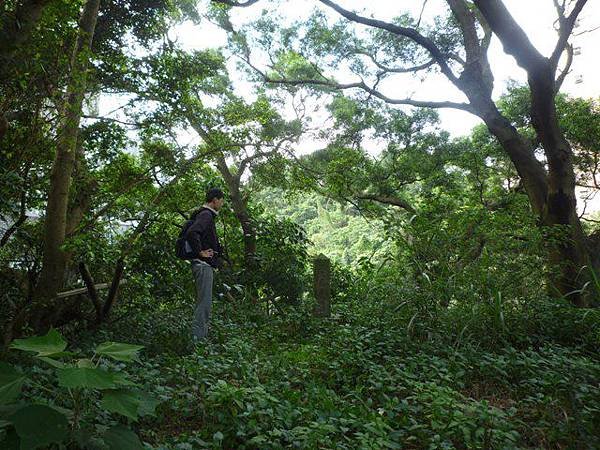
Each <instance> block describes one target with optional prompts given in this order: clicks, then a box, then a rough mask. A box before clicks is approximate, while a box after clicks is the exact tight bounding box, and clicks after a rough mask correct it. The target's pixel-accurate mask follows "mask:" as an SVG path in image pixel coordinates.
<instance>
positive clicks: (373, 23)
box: [319, 0, 459, 86]
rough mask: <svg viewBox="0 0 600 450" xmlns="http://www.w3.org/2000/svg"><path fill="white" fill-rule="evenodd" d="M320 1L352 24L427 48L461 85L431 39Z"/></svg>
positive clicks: (325, 1) (323, 0)
mask: <svg viewBox="0 0 600 450" xmlns="http://www.w3.org/2000/svg"><path fill="white" fill-rule="evenodd" d="M319 1H320V2H321V3H323V4H324V5H326V6H329V7H330V8H332V9H333V10H335V11H336V12H338V13H339V14H340V15H342V16H343V17H345V18H346V19H348V20H351V21H352V22H356V23H360V24H363V25H368V26H370V27H374V28H379V29H382V30H386V31H389V32H390V33H392V34H395V35H396V36H404V37H406V38H408V39H410V40H411V41H413V42H415V43H416V44H418V45H420V46H421V47H423V48H425V49H426V50H427V51H428V52H429V53H430V54H431V56H432V57H433V59H434V60H435V61H436V62H437V64H438V65H439V66H440V69H441V71H442V73H443V74H444V75H446V77H447V78H448V79H449V80H450V81H451V82H452V83H453V84H454V85H456V86H458V85H459V81H458V78H457V77H456V76H455V75H454V73H453V72H452V69H450V66H449V65H448V60H447V59H446V57H445V56H444V54H443V53H442V52H441V50H440V49H439V48H438V47H437V46H436V45H435V43H434V42H433V41H432V40H431V39H429V38H428V37H425V36H423V35H422V34H421V33H419V32H418V31H417V30H416V29H414V28H408V27H401V26H399V25H394V24H393V23H389V22H384V21H382V20H376V19H370V18H368V17H364V16H360V15H358V14H356V13H353V12H351V11H348V10H347V9H344V8H342V7H341V6H339V5H338V4H336V3H335V2H332V1H331V0H319Z"/></svg>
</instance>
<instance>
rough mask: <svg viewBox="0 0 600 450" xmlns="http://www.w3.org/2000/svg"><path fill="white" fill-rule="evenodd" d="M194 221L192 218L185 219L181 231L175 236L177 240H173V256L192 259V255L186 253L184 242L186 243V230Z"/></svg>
mask: <svg viewBox="0 0 600 450" xmlns="http://www.w3.org/2000/svg"><path fill="white" fill-rule="evenodd" d="M193 223H194V221H193V220H191V219H190V220H187V221H186V222H185V223H184V224H183V227H181V231H180V232H179V236H178V237H177V240H176V241H175V256H177V257H178V258H179V259H186V260H187V259H192V256H191V255H190V254H189V253H188V251H187V249H186V244H187V239H186V238H187V232H188V230H189V229H190V227H191V226H192V225H193Z"/></svg>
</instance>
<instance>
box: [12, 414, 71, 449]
mask: <svg viewBox="0 0 600 450" xmlns="http://www.w3.org/2000/svg"><path fill="white" fill-rule="evenodd" d="M10 421H11V422H12V423H13V425H14V427H15V430H16V431H17V434H18V435H19V437H20V438H21V449H22V450H23V449H31V450H33V449H36V448H39V447H46V446H48V445H50V444H52V443H58V442H62V441H63V440H64V439H65V438H66V437H67V435H68V432H69V422H68V421H67V418H66V417H65V416H64V415H63V414H61V413H60V412H58V411H57V410H55V409H54V408H51V407H49V406H46V405H29V406H25V407H24V408H21V409H19V410H18V411H17V412H16V413H14V414H13V415H12V416H11V417H10Z"/></svg>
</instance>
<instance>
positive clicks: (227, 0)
mask: <svg viewBox="0 0 600 450" xmlns="http://www.w3.org/2000/svg"><path fill="white" fill-rule="evenodd" d="M258 1H259V0H246V1H245V2H236V1H233V0H213V2H215V3H222V4H224V5H228V6H239V7H242V8H245V7H247V6H252V5H254V4H255V3H258Z"/></svg>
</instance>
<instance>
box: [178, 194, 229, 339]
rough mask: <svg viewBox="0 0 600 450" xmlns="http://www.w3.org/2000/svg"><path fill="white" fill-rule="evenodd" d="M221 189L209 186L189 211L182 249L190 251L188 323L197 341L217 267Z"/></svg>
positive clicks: (207, 318) (202, 330) (204, 327)
mask: <svg viewBox="0 0 600 450" xmlns="http://www.w3.org/2000/svg"><path fill="white" fill-rule="evenodd" d="M223 197H224V196H223V191H221V190H220V189H216V188H213V189H210V190H209V191H208V192H207V193H206V203H205V204H204V206H202V208H200V209H199V210H198V211H196V212H195V213H194V214H192V217H191V218H190V219H191V220H193V221H194V223H193V224H192V225H191V226H190V228H189V229H188V231H187V233H186V250H187V251H188V252H189V254H190V255H191V263H192V273H193V274H194V280H195V281H196V310H195V311H194V321H193V324H192V338H193V339H194V340H195V341H196V342H198V341H200V340H202V339H204V338H206V336H207V335H208V323H209V321H210V310H211V306H212V288H213V274H214V269H216V268H218V267H219V256H220V255H222V247H221V244H220V243H219V238H218V237H217V228H216V226H215V217H216V216H217V214H218V213H219V210H220V209H221V207H222V206H223V202H224V198H223Z"/></svg>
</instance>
